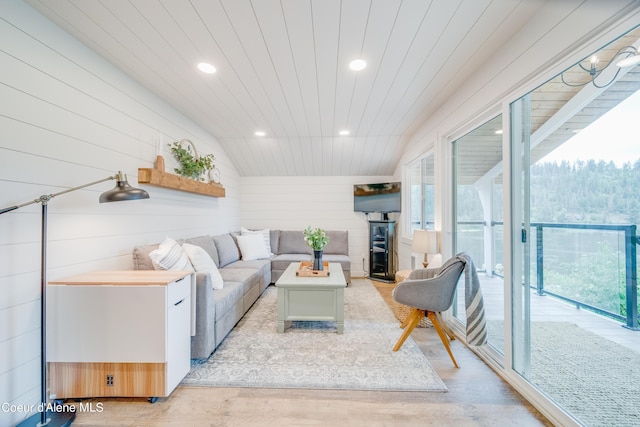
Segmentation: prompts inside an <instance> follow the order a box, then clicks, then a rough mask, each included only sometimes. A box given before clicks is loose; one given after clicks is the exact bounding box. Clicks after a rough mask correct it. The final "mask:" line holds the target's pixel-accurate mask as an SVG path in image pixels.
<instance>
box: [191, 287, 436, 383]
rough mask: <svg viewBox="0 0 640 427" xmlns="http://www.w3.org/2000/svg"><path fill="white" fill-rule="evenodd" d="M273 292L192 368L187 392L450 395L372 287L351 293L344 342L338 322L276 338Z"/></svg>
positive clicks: (297, 328)
mask: <svg viewBox="0 0 640 427" xmlns="http://www.w3.org/2000/svg"><path fill="white" fill-rule="evenodd" d="M276 323H277V288H275V287H274V286H270V287H269V288H267V290H266V291H265V293H264V294H263V295H262V296H261V297H260V298H259V299H258V301H257V302H256V303H255V304H254V306H253V307H252V308H251V310H249V312H248V313H247V314H246V315H245V316H244V317H243V318H242V320H241V321H240V322H239V323H238V325H236V327H235V328H234V329H233V330H232V331H231V333H230V334H229V335H228V336H227V338H226V339H225V340H224V341H223V342H222V344H221V345H220V346H219V347H218V349H217V350H216V351H215V352H214V353H213V355H212V356H211V357H210V358H209V359H207V360H201V361H193V362H192V368H191V371H190V372H189V374H187V376H186V378H185V379H184V380H183V381H182V384H183V385H189V386H208V387H259V388H305V389H343V390H384V391H436V392H443V391H446V390H447V388H446V386H445V384H444V383H443V382H442V380H441V379H440V377H439V376H438V374H437V373H436V372H435V370H434V369H433V367H432V366H431V365H430V364H429V361H428V360H427V358H426V356H425V355H424V354H423V353H422V352H421V351H420V349H419V347H418V346H417V345H416V343H415V342H414V341H413V340H412V339H411V338H409V339H408V340H407V341H406V342H405V344H404V345H403V346H402V348H401V349H400V350H399V351H397V352H393V351H392V348H393V346H394V344H395V343H396V341H397V340H398V337H399V336H400V334H401V330H400V328H399V327H398V326H399V324H398V321H397V320H396V319H395V318H394V316H393V314H392V313H391V311H390V309H389V307H388V306H387V305H386V304H385V302H384V301H383V299H382V298H381V296H380V294H379V293H378V292H376V289H375V288H374V287H373V286H372V285H371V282H370V281H369V280H366V279H354V280H352V283H351V284H350V285H349V287H348V288H346V289H345V325H344V334H337V333H336V325H335V322H291V325H290V327H289V328H288V329H287V330H286V331H285V333H283V334H280V333H277V332H276Z"/></svg>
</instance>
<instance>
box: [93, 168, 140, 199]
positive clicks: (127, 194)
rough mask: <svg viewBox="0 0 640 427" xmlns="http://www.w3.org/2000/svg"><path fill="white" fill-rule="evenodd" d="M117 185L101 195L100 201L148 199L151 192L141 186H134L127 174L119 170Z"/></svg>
mask: <svg viewBox="0 0 640 427" xmlns="http://www.w3.org/2000/svg"><path fill="white" fill-rule="evenodd" d="M116 179H117V182H116V186H115V187H114V188H112V189H111V190H109V191H105V192H104V193H102V194H101V195H100V203H106V202H123V201H126V200H138V199H148V198H149V193H147V192H146V191H145V190H142V189H140V188H134V187H132V186H130V185H129V183H128V182H127V176H126V175H124V174H123V173H122V172H118V175H117V178H116Z"/></svg>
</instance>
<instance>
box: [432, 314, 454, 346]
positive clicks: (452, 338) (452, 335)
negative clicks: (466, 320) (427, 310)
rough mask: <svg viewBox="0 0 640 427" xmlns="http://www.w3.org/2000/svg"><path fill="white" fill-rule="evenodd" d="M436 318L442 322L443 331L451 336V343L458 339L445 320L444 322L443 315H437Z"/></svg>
mask: <svg viewBox="0 0 640 427" xmlns="http://www.w3.org/2000/svg"><path fill="white" fill-rule="evenodd" d="M436 317H437V318H438V322H440V326H442V330H443V331H444V332H445V333H446V334H447V335H449V338H451V341H453V340H455V339H456V336H455V335H454V334H453V332H451V329H449V327H448V326H447V324H446V322H445V321H444V320H442V313H439V312H438V313H436Z"/></svg>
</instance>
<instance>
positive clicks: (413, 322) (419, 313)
mask: <svg viewBox="0 0 640 427" xmlns="http://www.w3.org/2000/svg"><path fill="white" fill-rule="evenodd" d="M424 316H425V312H424V310H418V309H415V311H412V312H411V314H410V315H409V317H408V318H407V320H409V319H410V320H409V322H408V323H407V321H406V320H405V322H404V323H407V326H406V328H405V330H404V331H403V332H402V335H400V338H399V339H398V342H397V343H396V345H395V347H393V351H398V350H400V347H402V344H404V342H405V341H406V340H407V338H409V335H411V332H412V331H413V329H414V328H415V327H416V326H417V325H418V323H420V321H421V320H422V318H423V317H424Z"/></svg>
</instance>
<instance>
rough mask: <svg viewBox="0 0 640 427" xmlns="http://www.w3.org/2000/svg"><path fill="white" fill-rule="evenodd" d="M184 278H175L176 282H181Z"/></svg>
mask: <svg viewBox="0 0 640 427" xmlns="http://www.w3.org/2000/svg"><path fill="white" fill-rule="evenodd" d="M183 280H184V277H181V278H179V279H178V280H176V283H178V282H182V281H183Z"/></svg>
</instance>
